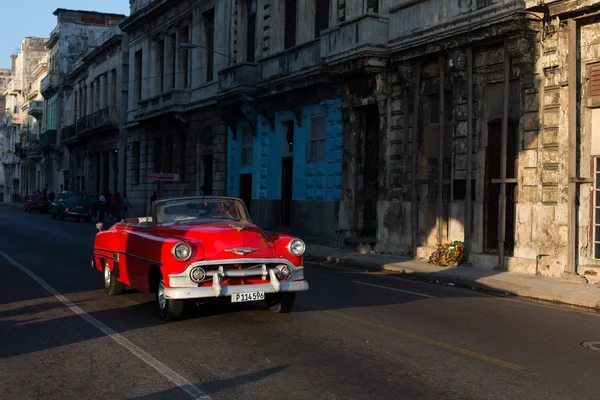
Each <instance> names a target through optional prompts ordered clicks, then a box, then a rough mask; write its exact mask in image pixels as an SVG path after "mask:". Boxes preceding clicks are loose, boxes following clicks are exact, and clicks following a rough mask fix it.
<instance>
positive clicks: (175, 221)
mask: <svg viewBox="0 0 600 400" xmlns="http://www.w3.org/2000/svg"><path fill="white" fill-rule="evenodd" d="M173 211H175V212H173ZM178 212H179V213H178ZM167 215H168V216H169V217H167ZM206 221H244V222H252V220H251V218H250V213H249V212H248V209H247V208H246V205H245V204H244V202H243V201H242V200H240V199H238V198H235V197H216V196H197V197H179V198H172V199H162V200H157V201H156V202H155V203H154V207H153V210H152V223H153V225H155V226H165V225H179V224H189V223H194V222H206Z"/></svg>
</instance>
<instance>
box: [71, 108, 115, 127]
mask: <svg viewBox="0 0 600 400" xmlns="http://www.w3.org/2000/svg"><path fill="white" fill-rule="evenodd" d="M118 122H119V118H118V115H117V110H116V108H115V107H105V108H103V109H102V110H99V111H96V112H95V113H93V114H88V115H86V116H85V117H81V118H79V119H78V120H77V122H76V123H75V131H76V133H81V132H84V131H87V130H92V129H99V128H103V127H109V126H111V125H114V124H117V123H118Z"/></svg>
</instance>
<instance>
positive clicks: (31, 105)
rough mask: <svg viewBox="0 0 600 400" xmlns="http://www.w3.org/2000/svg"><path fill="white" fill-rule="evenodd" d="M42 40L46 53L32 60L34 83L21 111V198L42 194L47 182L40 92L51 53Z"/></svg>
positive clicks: (42, 103)
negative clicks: (24, 122)
mask: <svg viewBox="0 0 600 400" xmlns="http://www.w3.org/2000/svg"><path fill="white" fill-rule="evenodd" d="M46 40H47V39H43V40H41V41H40V42H39V43H38V46H40V47H41V49H42V51H43V56H42V58H41V59H39V60H37V62H35V61H36V60H31V61H30V63H31V64H30V65H31V77H30V78H31V79H30V82H29V84H28V85H27V86H25V87H24V89H23V101H22V103H21V111H22V112H23V113H27V114H28V117H27V124H25V125H24V126H23V127H22V135H21V148H20V156H21V163H20V169H21V171H20V176H21V188H20V193H21V197H24V196H27V195H29V194H31V193H32V192H34V191H35V190H43V189H44V188H45V185H46V184H47V183H48V181H47V178H46V176H47V174H46V168H47V160H46V158H45V157H44V155H43V153H42V148H43V146H44V141H45V139H46V137H45V135H44V134H43V132H44V129H43V126H44V98H43V96H42V94H41V91H40V85H41V82H42V79H43V78H44V77H45V76H46V74H47V73H48V53H47V51H46V49H45V47H44V46H45V42H46Z"/></svg>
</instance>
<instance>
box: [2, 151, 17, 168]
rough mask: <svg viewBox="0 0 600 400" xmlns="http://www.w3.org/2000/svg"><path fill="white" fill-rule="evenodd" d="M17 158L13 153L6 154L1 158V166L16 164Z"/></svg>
mask: <svg viewBox="0 0 600 400" xmlns="http://www.w3.org/2000/svg"><path fill="white" fill-rule="evenodd" d="M18 162H19V158H18V157H17V155H16V154H15V153H7V154H4V155H3V156H2V164H5V165H6V164H17V163H18Z"/></svg>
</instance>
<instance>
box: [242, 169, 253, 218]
mask: <svg viewBox="0 0 600 400" xmlns="http://www.w3.org/2000/svg"><path fill="white" fill-rule="evenodd" d="M240 199H242V201H243V202H244V204H245V205H246V208H247V209H248V212H249V213H250V215H252V207H251V205H252V174H241V175H240Z"/></svg>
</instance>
